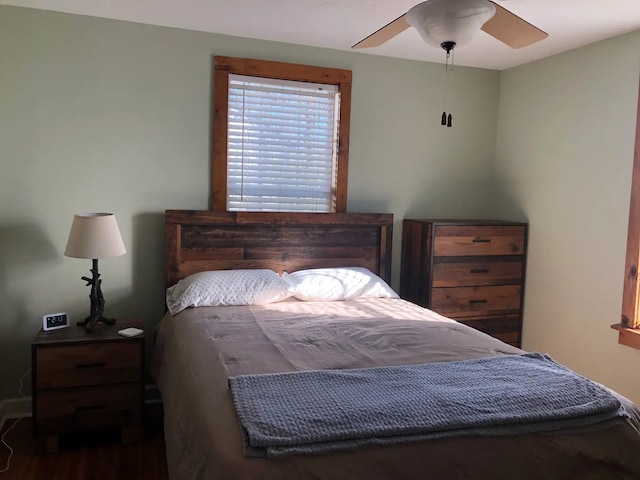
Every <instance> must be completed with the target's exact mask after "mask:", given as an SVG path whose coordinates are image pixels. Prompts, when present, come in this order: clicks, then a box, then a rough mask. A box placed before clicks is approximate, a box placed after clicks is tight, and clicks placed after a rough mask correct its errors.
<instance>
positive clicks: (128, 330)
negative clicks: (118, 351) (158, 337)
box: [118, 327, 143, 337]
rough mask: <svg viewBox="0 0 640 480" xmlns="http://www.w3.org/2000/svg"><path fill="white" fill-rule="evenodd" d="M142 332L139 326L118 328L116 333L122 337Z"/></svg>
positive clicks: (133, 335)
mask: <svg viewBox="0 0 640 480" xmlns="http://www.w3.org/2000/svg"><path fill="white" fill-rule="evenodd" d="M142 332H143V330H140V329H139V328H133V327H130V328H125V329H123V330H118V335H122V336H123V337H135V336H137V335H140V334H141V333H142Z"/></svg>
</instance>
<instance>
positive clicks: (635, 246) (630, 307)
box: [611, 93, 640, 349]
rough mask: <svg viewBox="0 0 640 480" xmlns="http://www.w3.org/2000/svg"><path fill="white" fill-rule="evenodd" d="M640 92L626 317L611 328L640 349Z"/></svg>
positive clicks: (624, 295)
mask: <svg viewBox="0 0 640 480" xmlns="http://www.w3.org/2000/svg"><path fill="white" fill-rule="evenodd" d="M639 263H640V93H639V94H638V110H637V115H636V139H635V148H634V155H633V173H632V175H631V205H630V207H629V230H628V232H627V257H626V262H625V269H624V289H623V293H622V317H621V320H620V323H619V324H616V325H612V326H611V327H612V328H613V329H615V330H618V332H619V335H618V342H619V343H621V344H623V345H627V346H629V347H633V348H638V349H640V278H638V265H639Z"/></svg>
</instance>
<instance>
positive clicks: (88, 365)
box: [76, 362, 106, 368]
mask: <svg viewBox="0 0 640 480" xmlns="http://www.w3.org/2000/svg"><path fill="white" fill-rule="evenodd" d="M105 365H106V363H105V362H95V363H79V364H77V365H76V368H102V367H104V366H105Z"/></svg>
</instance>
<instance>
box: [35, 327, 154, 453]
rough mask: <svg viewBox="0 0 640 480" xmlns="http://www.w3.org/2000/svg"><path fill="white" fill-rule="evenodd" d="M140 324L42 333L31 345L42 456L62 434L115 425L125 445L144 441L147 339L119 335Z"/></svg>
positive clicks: (38, 442) (55, 443) (74, 328)
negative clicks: (144, 366)
mask: <svg viewBox="0 0 640 480" xmlns="http://www.w3.org/2000/svg"><path fill="white" fill-rule="evenodd" d="M132 326H135V327H138V328H140V327H141V326H142V325H141V322H135V321H130V322H118V324H117V325H113V326H107V325H100V326H99V327H98V328H96V329H95V330H94V331H93V332H91V333H87V332H86V330H85V329H84V328H78V327H75V326H71V327H69V328H66V329H62V330H54V331H50V332H44V331H42V330H41V331H40V333H38V335H37V336H36V338H35V339H34V341H33V343H32V344H31V353H32V372H33V373H32V378H33V386H32V387H33V388H32V394H33V395H32V396H33V401H32V405H33V429H34V433H35V435H36V440H37V449H38V452H39V453H54V452H56V451H57V450H58V444H59V442H58V438H59V435H61V434H67V433H74V432H78V431H82V430H90V429H97V428H109V427H115V428H119V429H120V430H121V438H122V441H123V443H128V442H131V441H135V440H138V439H140V438H141V437H142V402H143V380H142V379H143V376H142V369H143V365H144V342H145V337H144V335H140V336H136V337H132V338H127V337H122V336H120V335H118V333H117V331H118V330H120V329H123V328H126V327H132Z"/></svg>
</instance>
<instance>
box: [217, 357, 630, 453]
mask: <svg viewBox="0 0 640 480" xmlns="http://www.w3.org/2000/svg"><path fill="white" fill-rule="evenodd" d="M229 386H230V389H231V393H232V396H233V401H234V404H235V407H236V411H237V413H238V417H239V418H240V422H241V424H242V428H243V436H244V440H245V455H247V456H266V457H278V456H284V455H304V454H317V453H328V452H334V451H340V450H350V449H353V448H357V447H360V446H363V445H385V444H396V443H404V442H409V441H424V440H429V439H435V438H444V437H452V436H469V435H516V434H526V433H552V432H558V431H565V432H573V431H583V430H593V429H599V428H605V427H608V426H611V425H613V424H616V423H619V422H620V421H622V420H623V419H624V418H627V416H628V415H627V413H626V412H625V410H624V408H623V407H622V405H621V403H620V401H619V400H618V399H617V398H616V397H615V396H614V395H612V394H611V393H610V392H609V391H608V390H606V389H605V388H603V387H601V386H600V385H598V384H596V383H594V382H592V381H590V380H588V379H586V378H584V377H581V376H580V375H578V374H576V373H574V372H572V371H571V370H569V369H568V368H566V367H563V366H562V365H560V364H558V363H556V362H554V361H553V360H552V359H551V358H550V357H549V356H547V355H541V354H538V353H530V354H524V355H509V356H500V357H491V358H481V359H474V360H465V361H459V362H446V363H433V364H426V365H406V366H395V367H379V368H364V369H353V370H320V371H304V372H291V373H278V374H261V375H240V376H236V377H231V378H229Z"/></svg>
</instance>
